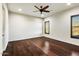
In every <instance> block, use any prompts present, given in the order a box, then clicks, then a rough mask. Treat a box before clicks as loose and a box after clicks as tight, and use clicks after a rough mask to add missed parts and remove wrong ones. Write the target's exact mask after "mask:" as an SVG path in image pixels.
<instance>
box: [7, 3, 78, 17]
mask: <svg viewBox="0 0 79 59" xmlns="http://www.w3.org/2000/svg"><path fill="white" fill-rule="evenodd" d="M34 5H36V6H38V7H39V6H41V5H43V6H46V5H49V8H48V9H47V10H51V12H49V13H43V15H44V16H43V17H48V16H50V15H52V14H55V13H57V12H61V11H64V10H67V9H70V8H74V7H77V6H79V4H78V3H72V4H71V5H69V6H68V5H67V4H66V3H8V9H9V11H11V12H17V13H21V14H26V15H30V16H36V17H42V16H41V14H40V12H33V11H36V10H37V9H36V8H35V7H34ZM18 9H22V11H18Z"/></svg>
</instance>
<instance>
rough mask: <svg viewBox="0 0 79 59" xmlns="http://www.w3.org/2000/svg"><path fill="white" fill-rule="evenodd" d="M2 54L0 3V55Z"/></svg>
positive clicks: (0, 13)
mask: <svg viewBox="0 0 79 59" xmlns="http://www.w3.org/2000/svg"><path fill="white" fill-rule="evenodd" d="M1 55H2V4H1V3H0V56H1Z"/></svg>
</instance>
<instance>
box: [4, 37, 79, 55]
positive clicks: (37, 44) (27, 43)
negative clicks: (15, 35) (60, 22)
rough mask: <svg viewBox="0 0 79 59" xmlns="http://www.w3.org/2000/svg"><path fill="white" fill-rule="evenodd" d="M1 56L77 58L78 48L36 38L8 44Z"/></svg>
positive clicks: (44, 38) (48, 39)
mask: <svg viewBox="0 0 79 59" xmlns="http://www.w3.org/2000/svg"><path fill="white" fill-rule="evenodd" d="M3 56H79V46H76V45H72V44H68V43H65V42H60V41H57V40H54V39H50V38H46V37H38V38H32V39H25V40H19V41H12V42H9V43H8V46H7V48H6V50H5V51H4V52H3Z"/></svg>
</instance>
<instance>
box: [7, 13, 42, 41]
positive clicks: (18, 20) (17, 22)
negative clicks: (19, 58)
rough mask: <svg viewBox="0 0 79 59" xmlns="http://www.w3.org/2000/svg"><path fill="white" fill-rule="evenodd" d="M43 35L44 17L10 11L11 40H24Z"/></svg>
mask: <svg viewBox="0 0 79 59" xmlns="http://www.w3.org/2000/svg"><path fill="white" fill-rule="evenodd" d="M41 35H42V19H40V18H36V17H31V16H27V15H21V14H17V13H13V12H10V13H9V41H15V40H22V39H27V38H32V37H39V36H41Z"/></svg>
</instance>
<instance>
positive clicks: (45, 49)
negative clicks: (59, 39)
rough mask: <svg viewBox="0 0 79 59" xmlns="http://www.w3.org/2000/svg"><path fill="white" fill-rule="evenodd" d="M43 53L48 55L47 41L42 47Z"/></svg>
mask: <svg viewBox="0 0 79 59" xmlns="http://www.w3.org/2000/svg"><path fill="white" fill-rule="evenodd" d="M43 51H44V52H45V53H48V52H49V42H48V41H45V43H44V47H43Z"/></svg>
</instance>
